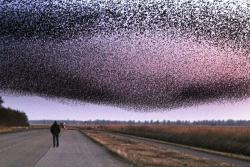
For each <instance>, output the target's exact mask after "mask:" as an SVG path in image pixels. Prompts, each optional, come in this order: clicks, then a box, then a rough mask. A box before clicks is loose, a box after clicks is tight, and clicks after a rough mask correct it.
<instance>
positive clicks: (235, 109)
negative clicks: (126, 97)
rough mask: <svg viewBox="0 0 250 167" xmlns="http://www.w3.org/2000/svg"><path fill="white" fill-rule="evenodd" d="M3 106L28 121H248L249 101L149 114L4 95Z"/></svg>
mask: <svg viewBox="0 0 250 167" xmlns="http://www.w3.org/2000/svg"><path fill="white" fill-rule="evenodd" d="M2 97H3V100H4V106H5V107H10V108H13V109H18V110H21V111H23V112H25V113H26V114H27V116H28V118H29V119H30V120H43V119H49V120H66V119H69V120H96V119H104V120H136V121H138V120H140V121H144V120H172V121H175V120H190V121H194V120H212V119H215V120H219V119H220V120H222V119H234V120H239V119H242V120H249V119H250V98H249V99H245V100H242V101H239V102H234V103H232V102H216V103H210V104H204V105H195V106H192V107H185V108H178V109H172V110H170V109H166V110H160V111H159V110H150V111H148V112H141V111H136V110H132V109H130V110H129V109H124V108H118V107H113V106H111V105H97V104H90V103H84V102H82V103H81V102H77V103H76V102H73V101H69V100H63V101H59V100H58V99H48V98H44V97H39V96H23V95H13V94H4V95H3V96H2Z"/></svg>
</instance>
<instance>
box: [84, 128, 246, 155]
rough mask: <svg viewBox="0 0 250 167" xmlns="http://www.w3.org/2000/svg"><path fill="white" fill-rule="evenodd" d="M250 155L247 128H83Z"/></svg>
mask: <svg viewBox="0 0 250 167" xmlns="http://www.w3.org/2000/svg"><path fill="white" fill-rule="evenodd" d="M85 128H86V129H99V130H105V131H111V132H118V133H124V134H130V135H135V136H140V137H146V138H152V139H158V140H163V141H167V142H173V143H178V144H183V145H189V146H194V147H200V148H205V149H211V150H216V151H221V152H226V153H234V154H240V155H247V156H250V127H228V126H225V127H217V126H170V125H166V126H165V125H142V126H138V125H134V126H125V125H113V126H112V125H110V126H96V127H93V126H92V127H85Z"/></svg>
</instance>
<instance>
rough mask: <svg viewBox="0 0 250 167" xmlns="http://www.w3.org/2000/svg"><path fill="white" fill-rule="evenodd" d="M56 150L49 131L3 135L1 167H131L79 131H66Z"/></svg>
mask: <svg viewBox="0 0 250 167" xmlns="http://www.w3.org/2000/svg"><path fill="white" fill-rule="evenodd" d="M60 139H61V143H60V144H61V145H60V147H59V148H53V147H52V144H51V135H50V133H49V131H48V130H32V131H26V132H18V133H12V134H2V135H0V167H72V166H73V167H128V166H129V165H127V164H126V163H125V162H123V161H121V160H120V159H118V158H116V157H114V156H113V155H111V154H110V153H108V152H107V151H106V150H105V149H104V148H102V147H100V146H99V145H97V144H95V143H94V142H92V141H91V140H89V139H88V138H87V137H85V136H84V135H82V134H81V133H80V132H78V131H72V130H68V131H63V132H62V135H61V138H60Z"/></svg>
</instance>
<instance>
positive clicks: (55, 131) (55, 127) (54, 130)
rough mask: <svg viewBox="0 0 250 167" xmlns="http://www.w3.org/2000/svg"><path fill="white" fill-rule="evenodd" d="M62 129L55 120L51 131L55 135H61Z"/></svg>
mask: <svg viewBox="0 0 250 167" xmlns="http://www.w3.org/2000/svg"><path fill="white" fill-rule="evenodd" d="M60 131H61V130H60V127H59V125H58V124H57V122H54V123H53V125H52V126H51V127H50V132H51V133H52V134H53V135H59V133H60Z"/></svg>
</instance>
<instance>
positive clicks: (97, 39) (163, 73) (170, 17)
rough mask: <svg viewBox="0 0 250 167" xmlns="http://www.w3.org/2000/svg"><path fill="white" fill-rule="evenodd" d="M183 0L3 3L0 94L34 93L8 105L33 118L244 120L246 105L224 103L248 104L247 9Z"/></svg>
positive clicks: (239, 4) (10, 98) (229, 1)
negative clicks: (7, 91)
mask: <svg viewBox="0 0 250 167" xmlns="http://www.w3.org/2000/svg"><path fill="white" fill-rule="evenodd" d="M184 1H186V0H183V1H175V2H170V1H165V0H159V1H154V0H149V1H144V0H137V1H135V3H134V1H124V3H120V1H116V0H113V1H112V0H111V1H105V0H103V1H102V0H100V1H84V0H83V1H81V2H82V4H79V3H78V1H77V2H76V1H72V3H68V1H60V2H56V1H51V3H49V4H47V3H41V2H40V1H36V0H35V1H32V2H30V1H18V0H17V1H11V2H8V1H6V2H4V3H3V5H2V8H1V10H0V17H2V18H5V19H2V20H0V26H1V27H0V55H1V56H0V78H1V80H0V92H1V90H12V91H15V92H23V93H24V94H26V95H27V94H32V95H37V96H31V95H29V96H24V95H16V94H4V96H3V99H4V101H5V104H4V105H5V106H6V107H11V108H15V109H18V110H21V111H24V112H26V113H27V115H28V117H29V118H30V119H74V120H89V119H92V120H94V119H106V120H142V121H143V120H163V119H165V120H204V119H249V117H250V116H249V113H248V109H249V105H250V99H246V100H241V101H239V102H237V103H229V102H225V101H224V102H222V99H235V98H238V99H242V98H245V97H250V61H249V57H250V48H249V41H250V36H249V31H250V26H249V12H248V11H249V7H250V5H249V3H248V1H247V0H242V1H233V0H224V1H216V0H205V1H203V0H193V1H188V2H187V3H184ZM38 18H39V19H38ZM13 23H14V24H13ZM1 95H2V94H1ZM39 95H43V96H44V97H57V98H55V99H48V98H43V97H38V96H39ZM58 98H71V99H75V100H82V101H88V102H95V103H97V102H98V103H102V104H103V103H105V104H107V105H97V104H89V103H84V102H81V103H74V102H72V101H67V100H64V103H63V102H61V101H59V100H58ZM115 105H116V106H118V105H119V106H126V105H127V106H130V108H132V107H134V106H138V107H141V106H143V107H144V106H145V107H146V108H147V107H151V108H156V107H162V108H165V109H162V110H160V111H159V110H156V109H152V110H150V111H147V112H142V111H136V110H132V109H125V108H118V107H113V106H115ZM184 106H185V107H184ZM187 106H192V107H187ZM171 108H176V109H171Z"/></svg>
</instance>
